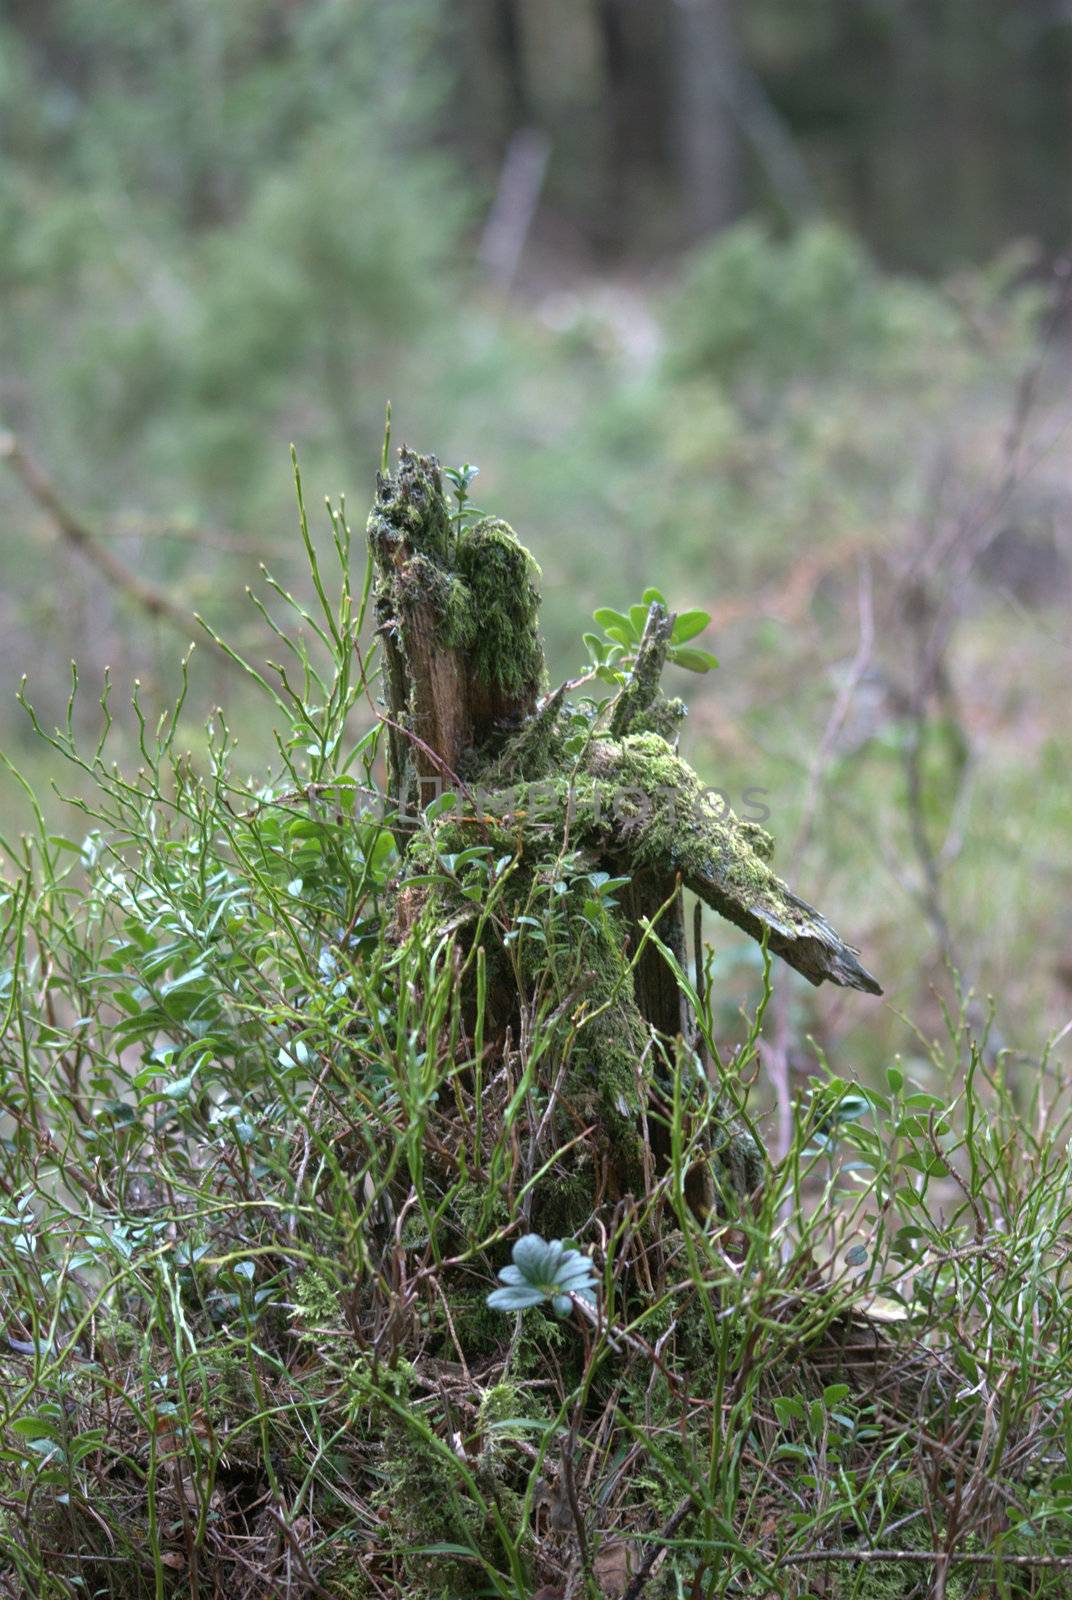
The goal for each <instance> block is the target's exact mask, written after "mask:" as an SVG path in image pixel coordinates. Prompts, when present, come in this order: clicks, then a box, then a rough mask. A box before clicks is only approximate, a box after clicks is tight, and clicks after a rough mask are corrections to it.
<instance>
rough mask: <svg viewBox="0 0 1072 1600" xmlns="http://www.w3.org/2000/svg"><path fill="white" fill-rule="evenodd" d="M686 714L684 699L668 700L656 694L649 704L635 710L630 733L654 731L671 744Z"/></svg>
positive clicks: (664, 696)
mask: <svg viewBox="0 0 1072 1600" xmlns="http://www.w3.org/2000/svg"><path fill="white" fill-rule="evenodd" d="M687 715H688V708H687V706H686V705H685V702H684V700H678V699H674V700H669V699H667V697H666V695H664V694H656V695H655V696H654V698H653V700H652V702H651V704H650V705H649V706H647V707H646V708H645V709H644V710H643V711H639V712H637V714H636V716H635V717H634V718H633V719H632V721H631V723H630V725H629V731H630V732H631V733H634V734H635V733H655V734H658V736H659V738H660V739H665V740H666V742H667V744H672V743H673V742H674V740H676V738H677V736H678V734H679V733H680V732H681V724H682V723H683V722H684V720H685V718H686V717H687Z"/></svg>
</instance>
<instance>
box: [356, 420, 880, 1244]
mask: <svg viewBox="0 0 1072 1600" xmlns="http://www.w3.org/2000/svg"><path fill="white" fill-rule="evenodd" d="M368 532H369V540H370V544H371V549H372V552H373V556H374V561H375V574H376V581H375V604H376V612H377V617H378V622H379V633H380V636H381V638H382V641H383V651H384V661H385V672H384V683H385V721H386V726H387V764H388V784H387V787H388V794H389V798H390V802H391V805H392V807H393V808H394V816H393V826H394V827H395V830H396V837H397V838H398V840H399V843H400V847H401V849H402V852H403V858H404V864H403V870H402V874H401V878H400V885H399V889H398V893H397V897H396V903H395V908H394V930H393V931H394V936H395V937H396V938H397V939H398V940H400V941H403V940H406V939H428V938H429V936H430V935H434V933H435V930H436V929H437V928H438V929H445V928H450V929H452V930H454V931H455V932H456V936H457V937H458V938H459V939H460V940H461V941H463V943H464V942H465V941H466V940H470V941H471V940H472V939H473V938H476V937H479V939H480V941H481V944H482V951H483V962H484V970H485V974H486V983H485V984H484V987H483V988H482V990H481V997H480V1000H479V1003H480V1005H482V1006H483V1008H484V1009H483V1013H482V1015H481V1017H480V1019H479V1030H478V1031H479V1033H480V1036H481V1037H482V1038H483V1040H484V1048H485V1051H486V1052H490V1053H491V1054H492V1055H494V1053H495V1052H502V1051H504V1050H507V1049H508V1048H509V1047H510V1041H511V1040H513V1041H514V1044H515V1045H516V1043H517V1041H518V1040H519V1039H520V1038H521V1037H523V1036H524V1037H526V1039H527V1042H528V1047H529V1049H530V1050H531V1049H532V1047H533V1043H534V1040H533V1030H534V1028H535V1029H539V1030H541V1031H540V1044H541V1048H540V1049H539V1050H537V1051H536V1054H537V1056H538V1060H539V1066H538V1069H537V1074H538V1082H537V1083H536V1085H535V1092H536V1094H537V1097H538V1100H539V1104H540V1107H541V1108H542V1112H541V1114H542V1117H543V1122H542V1124H541V1128H542V1136H543V1138H544V1141H545V1143H546V1152H547V1161H548V1162H549V1166H548V1168H547V1171H548V1181H547V1183H546V1184H545V1185H544V1191H545V1192H544V1193H543V1194H542V1196H541V1197H540V1199H539V1204H538V1205H537V1206H536V1209H535V1211H531V1212H530V1213H528V1214H529V1215H530V1218H531V1219H532V1220H539V1221H540V1223H541V1226H542V1228H543V1229H544V1231H546V1232H548V1233H550V1232H552V1231H556V1232H560V1233H562V1234H571V1235H574V1236H576V1235H579V1234H580V1233H581V1232H582V1231H583V1229H584V1226H585V1224H586V1222H588V1221H590V1220H591V1216H592V1214H593V1213H594V1212H596V1211H598V1210H599V1208H600V1207H601V1206H602V1205H605V1204H607V1203H609V1202H619V1201H621V1200H622V1199H623V1198H625V1197H627V1196H629V1195H632V1196H640V1195H641V1194H643V1193H644V1192H645V1191H646V1190H647V1189H649V1188H650V1186H651V1185H652V1184H653V1183H654V1182H655V1181H657V1179H658V1177H659V1174H660V1171H661V1170H664V1169H665V1167H666V1165H667V1163H668V1161H669V1159H670V1152H669V1147H668V1134H667V1128H668V1112H667V1106H668V1103H669V1101H670V1099H671V1098H672V1093H673V1088H674V1074H675V1073H680V1072H681V1071H682V1065H683V1063H685V1070H686V1072H687V1073H688V1074H689V1076H690V1082H691V1081H692V1079H693V1078H695V1077H696V1076H697V1060H696V1056H695V1052H694V1049H693V1046H694V1042H695V1038H696V1019H695V1017H694V1016H693V1014H692V1009H691V1007H690V1005H689V1003H688V1000H687V998H686V995H685V992H684V990H683V987H682V985H681V983H680V982H679V976H678V974H675V971H674V970H673V966H672V964H671V962H670V961H668V959H667V955H666V952H670V953H671V954H672V956H673V957H675V958H676V960H677V962H678V963H680V964H683V963H684V958H685V924H684V912H683V902H682V893H683V890H685V889H689V890H691V891H693V892H694V893H695V894H696V895H697V896H699V898H700V899H701V900H702V901H704V902H705V904H706V905H708V906H710V907H711V908H712V909H713V910H715V911H716V912H718V913H719V914H720V915H721V916H723V917H726V918H728V919H729V921H731V922H733V923H735V924H736V925H737V926H738V927H740V928H742V929H744V930H745V932H747V933H749V934H750V935H751V936H752V937H753V938H755V939H757V940H765V941H766V944H767V946H768V948H769V949H770V951H771V952H773V953H774V954H776V955H777V956H779V957H781V958H782V959H783V960H784V961H786V962H788V963H789V965H790V966H792V967H795V968H796V970H797V971H798V972H801V973H803V974H804V976H805V977H806V978H808V979H809V980H810V982H812V983H815V984H819V983H822V982H824V981H830V982H832V983H836V984H841V985H845V986H848V987H851V988H855V989H861V990H864V991H865V992H868V993H871V994H877V993H880V992H881V991H880V989H879V985H878V984H877V983H876V981H875V979H874V978H873V977H872V976H871V974H870V973H869V972H867V971H866V970H865V968H864V967H863V966H861V964H860V962H859V960H858V959H857V954H856V952H855V950H853V949H852V948H851V947H850V946H848V945H847V944H845V943H844V941H843V940H842V939H841V938H840V937H839V936H838V934H837V933H836V932H835V931H834V929H833V928H832V927H831V926H830V925H829V923H828V922H826V920H825V919H824V918H823V917H822V916H820V914H819V913H818V912H817V911H815V910H814V909H813V908H812V907H811V906H809V905H808V904H807V903H806V902H805V901H803V900H801V899H799V898H798V897H797V896H796V895H794V894H793V893H792V891H791V890H790V889H788V888H787V886H786V885H785V884H784V883H783V882H782V881H781V880H780V879H779V878H778V877H777V876H776V875H775V873H774V871H773V869H772V867H771V865H770V857H771V852H772V849H773V845H772V841H771V840H770V838H769V836H768V835H767V834H765V833H764V832H763V830H762V829H760V828H757V827H755V826H754V825H752V824H747V823H742V822H740V821H739V820H738V819H737V818H736V817H735V816H734V815H733V814H732V812H729V813H727V812H726V811H725V810H724V809H723V808H722V806H721V805H720V804H716V803H715V801H714V800H713V799H712V798H711V797H710V796H709V795H708V794H707V793H706V792H705V790H704V788H703V786H702V784H701V782H700V780H699V778H698V777H697V775H696V774H695V772H693V770H692V769H691V768H690V767H689V766H688V765H687V764H686V763H685V762H684V761H683V760H681V758H680V757H679V755H678V754H677V751H676V740H675V733H676V726H677V723H678V721H679V719H680V716H681V715H682V714H683V711H682V708H680V706H679V705H677V704H676V703H675V702H671V701H668V700H667V699H666V698H665V697H664V695H663V694H662V691H661V689H660V687H659V680H660V675H661V672H662V668H663V665H664V662H665V660H666V654H667V649H668V647H669V642H670V637H671V629H672V625H673V618H672V617H671V616H669V615H668V614H667V612H666V610H665V609H664V607H663V606H661V605H660V604H658V603H655V604H653V605H652V606H651V608H650V611H649V614H648V618H647V624H646V627H645V630H644V634H643V639H642V641H641V644H640V646H639V649H638V650H637V652H636V655H635V659H634V660H633V662H632V667H631V671H630V674H629V678H628V681H627V682H626V684H625V685H624V687H623V688H622V689H621V691H620V692H619V693H618V694H617V695H616V696H615V697H614V698H612V699H611V700H609V701H608V702H605V703H604V704H603V705H601V706H598V707H597V706H596V705H595V703H594V702H589V703H587V704H580V705H576V704H571V703H570V702H569V701H568V700H567V698H566V695H565V693H564V691H563V690H562V689H559V690H556V691H555V692H554V693H551V694H548V693H547V687H546V671H545V666H544V655H543V647H542V643H541V640H540V634H539V628H538V610H539V592H538V588H537V580H538V576H539V573H538V568H537V566H536V564H535V562H534V561H533V559H532V557H531V556H530V555H529V553H528V551H527V550H526V549H524V547H523V546H522V545H521V544H520V543H519V542H518V540H517V539H516V537H515V536H514V534H513V532H512V531H511V529H510V528H509V527H508V526H507V525H506V524H505V523H504V522H501V521H498V520H495V519H490V518H484V519H482V520H480V521H477V522H475V523H473V524H472V525H468V526H467V525H466V524H465V520H464V518H463V517H459V516H455V517H452V515H451V512H450V509H449V506H448V503H447V500H446V498H445V496H444V493H443V485H442V481H441V475H440V470H439V466H438V463H437V461H436V459H435V457H433V456H427V457H426V456H418V455H415V454H414V453H412V452H411V451H409V450H407V449H402V450H401V451H400V452H399V459H398V466H397V468H396V470H395V471H393V472H391V473H388V474H381V475H380V476H379V477H378V479H377V487H376V498H375V501H374V504H373V507H372V511H371V514H370V517H369V528H368ZM445 789H450V790H453V791H454V792H455V794H456V796H457V801H456V803H455V805H454V807H453V809H450V810H447V811H440V808H438V807H436V808H434V811H433V820H428V819H427V818H426V817H424V816H423V814H424V813H425V811H426V808H427V806H428V805H429V803H430V802H431V800H432V799H433V798H434V797H436V796H437V795H439V794H440V793H442V792H443V791H444V790H445ZM437 813H438V814H437ZM422 819H423V820H422ZM473 847H476V850H477V855H476V857H473V858H471V859H476V860H477V861H478V862H479V863H482V866H481V870H482V871H484V872H485V880H484V881H485V882H486V883H487V884H488V888H489V893H490V889H491V884H492V881H493V879H492V877H489V876H488V874H489V873H491V872H492V868H491V866H490V863H491V862H492V861H495V862H498V863H499V867H498V869H496V870H499V871H500V872H501V871H505V870H506V867H507V865H508V867H509V885H508V888H507V889H506V890H504V891H503V892H502V893H501V894H500V897H499V900H498V902H497V903H498V905H499V907H500V912H499V914H498V915H497V916H496V918H495V919H494V921H490V920H489V921H485V922H483V923H481V920H480V905H479V896H474V894H473V893H472V892H471V890H470V891H469V892H466V889H465V887H464V886H463V885H462V884H461V883H460V882H459V880H458V879H457V877H456V876H454V877H452V876H451V875H450V874H449V873H448V874H446V875H444V874H442V873H441V872H440V874H439V876H437V871H438V869H441V868H442V866H443V863H444V862H454V861H456V860H457V858H458V857H459V856H462V857H463V858H464V857H465V856H466V855H467V853H469V852H470V851H471V850H472V849H473ZM481 852H483V853H482V854H481ZM608 874H609V875H610V877H611V879H623V880H626V881H625V882H623V883H622V884H621V885H620V886H619V888H618V890H617V892H616V894H615V895H611V896H606V895H603V896H601V895H600V894H599V892H598V890H599V886H600V882H601V881H606V875H608ZM593 875H594V876H593ZM600 875H603V878H602V880H601V876H600ZM413 878H416V879H417V880H418V883H417V886H416V887H413V886H409V887H407V884H408V881H409V880H410V879H413ZM534 908H542V909H536V910H535V914H534ZM556 919H557V920H556ZM478 927H479V934H477V932H476V930H477V928H478ZM504 930H505V931H504ZM652 930H654V934H655V935H657V939H656V937H654V936H653V931H652ZM660 945H661V946H662V947H664V948H660ZM467 970H468V971H469V972H470V973H471V972H472V971H473V964H472V963H468V964H467ZM469 989H474V986H473V985H472V984H471V983H470V984H469ZM477 1003H478V1001H477V996H476V994H475V990H474V992H473V993H467V1004H468V1005H469V1006H470V1009H472V1007H474V1006H476V1004H477ZM474 1026H475V1022H474ZM717 1092H718V1091H717V1088H716V1089H715V1091H714V1093H715V1094H716V1095H717ZM690 1093H691V1090H690ZM686 1098H688V1096H686ZM705 1126H706V1128H707V1130H708V1131H707V1132H706V1134H705V1146H706V1158H705V1160H704V1162H703V1163H701V1165H702V1167H703V1171H702V1172H701V1173H700V1174H699V1176H698V1178H697V1179H696V1181H695V1182H694V1185H693V1188H694V1196H695V1203H696V1204H697V1205H706V1206H711V1205H715V1204H718V1203H719V1191H720V1190H721V1192H722V1194H723V1195H725V1194H726V1193H727V1192H734V1193H736V1194H737V1195H743V1194H746V1193H747V1192H749V1191H750V1190H752V1189H754V1188H755V1186H756V1185H757V1184H758V1183H759V1182H760V1181H761V1178H762V1173H763V1160H764V1158H763V1153H762V1151H761V1150H760V1149H759V1148H758V1147H757V1145H756V1142H755V1139H754V1137H753V1135H752V1134H751V1133H750V1132H749V1131H748V1129H747V1128H746V1127H745V1126H744V1125H743V1124H742V1122H741V1121H740V1119H739V1117H738V1116H737V1115H736V1113H735V1111H734V1110H733V1108H732V1107H729V1106H725V1107H723V1108H722V1110H721V1112H720V1114H719V1115H718V1116H716V1117H714V1118H712V1117H711V1116H710V1115H709V1114H708V1116H707V1119H706V1124H705ZM541 1170H542V1168H541ZM567 1202H568V1203H567Z"/></svg>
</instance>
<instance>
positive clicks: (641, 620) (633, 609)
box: [629, 606, 648, 639]
mask: <svg viewBox="0 0 1072 1600" xmlns="http://www.w3.org/2000/svg"><path fill="white" fill-rule="evenodd" d="M629 620H630V622H631V623H632V624H633V632H634V634H635V635H636V637H637V638H638V639H639V638H640V636H641V634H642V633H643V632H644V625H645V623H646V622H647V620H648V607H647V606H630V607H629Z"/></svg>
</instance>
